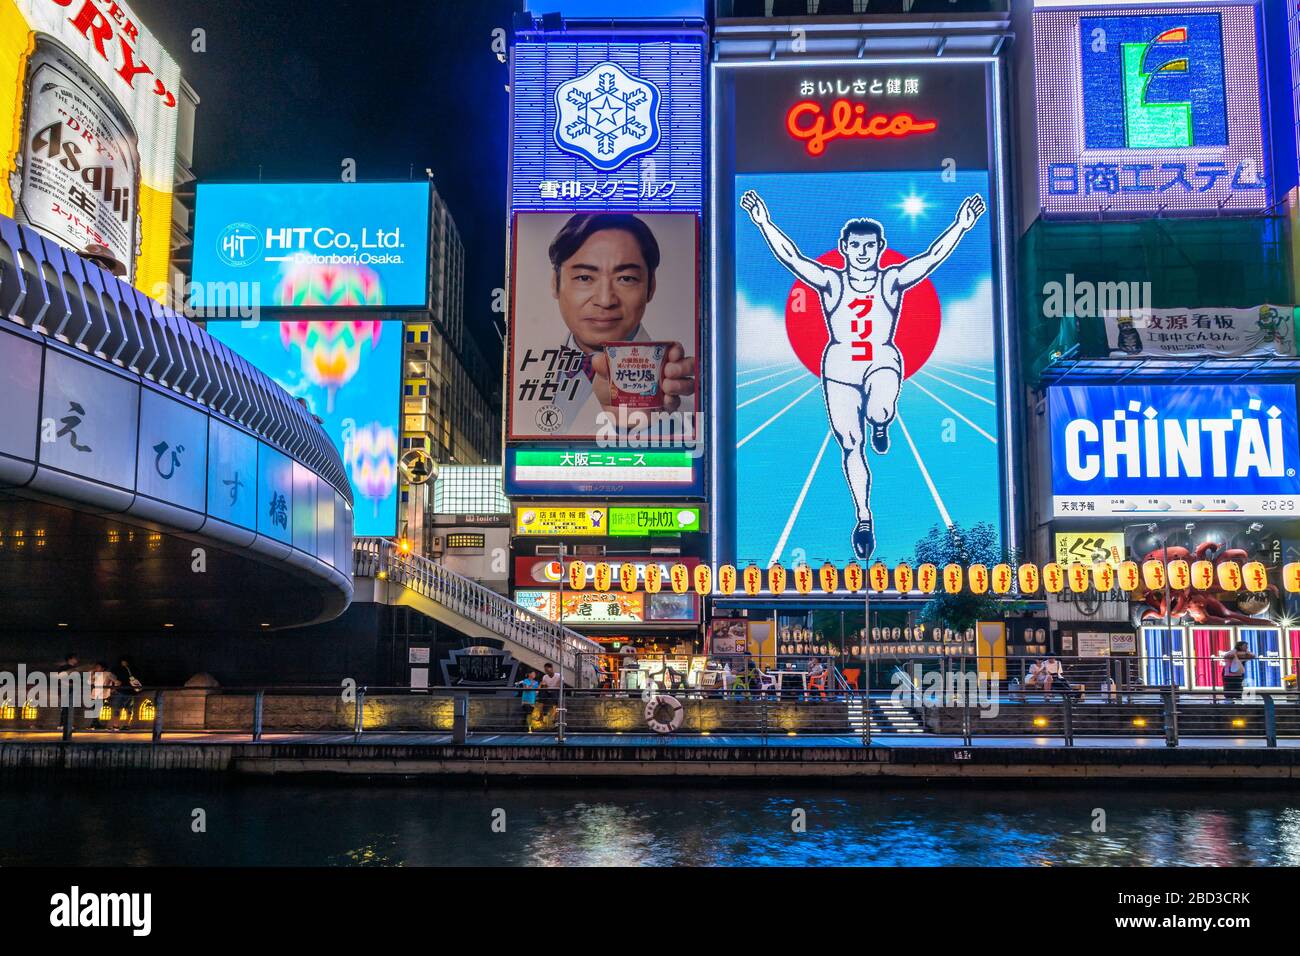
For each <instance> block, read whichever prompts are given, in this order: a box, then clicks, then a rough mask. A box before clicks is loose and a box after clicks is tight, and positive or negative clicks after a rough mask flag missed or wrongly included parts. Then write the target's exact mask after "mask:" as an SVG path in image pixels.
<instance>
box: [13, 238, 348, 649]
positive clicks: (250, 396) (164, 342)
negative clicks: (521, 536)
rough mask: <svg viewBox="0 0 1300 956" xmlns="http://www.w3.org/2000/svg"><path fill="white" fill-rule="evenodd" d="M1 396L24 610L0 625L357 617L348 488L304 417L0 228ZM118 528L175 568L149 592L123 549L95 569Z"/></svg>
mask: <svg viewBox="0 0 1300 956" xmlns="http://www.w3.org/2000/svg"><path fill="white" fill-rule="evenodd" d="M0 396H3V400H4V406H3V408H2V409H0V544H3V547H0V581H3V580H4V578H7V577H9V576H10V574H11V573H14V572H18V573H26V577H27V580H28V581H29V582H30V584H31V587H29V590H28V592H27V593H26V594H15V592H14V591H12V590H11V589H10V588H8V587H6V588H5V592H4V594H5V603H6V606H7V607H9V608H11V609H12V608H15V607H17V608H20V609H21V613H17V614H15V615H12V616H11V620H9V621H5V620H4V617H5V615H0V628H4V627H9V626H35V624H36V621H37V620H40V621H43V622H45V623H48V624H53V623H58V622H63V621H65V620H66V618H67V617H68V616H69V615H72V614H73V612H74V611H77V610H81V611H82V612H83V613H86V614H95V613H97V614H101V615H102V614H107V613H109V610H110V609H112V608H119V609H121V611H122V617H123V618H124V621H128V622H129V620H130V618H131V611H130V607H129V605H130V603H132V599H133V598H134V601H135V602H136V609H137V612H139V613H140V614H141V615H142V617H141V619H140V620H139V624H140V625H141V626H147V625H148V623H149V621H148V620H146V619H144V618H145V617H147V615H144V614H143V612H144V611H145V610H146V609H147V608H152V609H153V611H152V612H151V613H156V615H158V616H164V617H166V618H168V619H169V620H170V621H176V620H185V619H186V618H187V617H194V616H195V615H196V614H199V613H201V614H203V615H204V616H206V617H208V618H209V621H208V623H213V622H212V621H211V616H212V615H219V616H221V618H222V619H223V620H226V621H229V622H230V623H231V624H232V626H233V625H237V624H250V623H251V624H254V625H261V624H268V623H269V624H270V625H271V626H276V627H279V626H290V625H302V624H309V623H313V622H315V621H320V620H327V619H329V618H332V617H334V616H337V615H338V614H339V613H341V612H342V611H343V610H344V609H345V608H346V607H347V606H348V603H349V602H350V601H351V598H352V567H351V565H352V525H353V521H352V497H351V489H350V487H349V485H348V483H347V480H346V477H345V473H344V470H343V465H342V461H341V459H340V456H339V454H338V451H337V450H336V449H335V448H334V446H333V444H332V443H331V442H330V440H329V438H328V437H327V436H326V435H325V433H324V431H323V430H322V429H321V428H320V426H319V425H318V424H317V423H316V422H315V420H314V419H313V418H312V417H311V415H310V414H309V413H308V412H307V410H306V409H305V408H304V407H303V406H301V405H300V404H298V403H297V402H296V401H294V400H293V399H292V398H291V397H290V396H289V395H288V393H286V392H285V391H284V390H283V389H281V388H279V386H277V385H276V384H275V383H274V382H272V381H271V380H270V379H269V378H267V377H266V376H265V375H263V374H262V373H261V372H259V371H257V370H256V369H254V368H253V367H252V366H250V365H248V363H247V362H245V361H244V360H243V359H241V358H240V357H239V356H237V355H236V354H234V353H232V352H231V351H230V350H229V349H227V348H226V347H225V346H223V345H221V344H220V343H218V342H216V341H215V340H213V339H212V338H211V337H210V336H208V335H207V333H205V332H204V331H203V330H202V329H200V328H199V327H198V326H197V325H195V324H194V323H192V322H190V321H188V320H187V319H185V318H183V317H181V316H178V315H176V314H175V313H173V312H170V311H168V310H166V309H164V308H163V307H162V306H160V305H159V304H158V303H156V302H154V301H153V300H151V299H148V298H146V297H145V296H143V295H142V294H141V293H139V292H138V291H137V290H135V289H133V288H131V287H130V286H128V285H126V284H125V283H123V282H121V281H120V280H118V279H116V278H114V277H113V276H111V275H109V274H108V273H106V272H104V271H103V270H101V269H99V268H98V267H97V266H94V265H91V264H89V263H87V262H85V261H83V260H81V259H79V258H78V257H77V256H75V255H74V254H72V253H71V252H68V251H66V250H64V249H62V248H61V247H59V246H57V245H54V244H52V243H50V242H48V241H46V240H44V239H42V238H41V237H40V236H38V235H37V234H36V233H34V232H33V231H31V230H30V229H27V228H26V227H21V226H18V225H17V224H16V223H14V222H13V221H12V220H10V219H7V218H4V217H0ZM67 509H70V510H72V511H75V512H77V513H78V514H77V516H69V515H67V514H65V513H64V511H65V510H67ZM129 528H141V529H145V530H146V531H153V532H155V533H156V535H157V537H156V538H153V539H146V540H154V541H155V542H159V544H158V547H157V548H156V549H155V551H156V552H159V553H161V552H163V551H164V550H165V551H166V552H167V554H168V555H169V558H168V561H169V563H170V564H171V566H170V567H167V568H163V567H159V568H157V569H156V574H157V575H161V577H158V578H157V580H155V581H154V582H153V584H150V583H149V580H150V573H146V571H144V570H141V568H142V566H141V565H140V564H139V560H138V559H137V558H136V557H129V556H127V552H128V551H129V549H127V548H119V550H118V551H117V552H115V553H116V554H117V555H119V556H120V558H114V557H113V556H112V553H106V552H105V548H107V547H108V542H109V541H110V540H115V541H117V542H118V543H119V544H120V543H121V541H122V538H123V536H124V535H126V536H129V535H130V531H129ZM16 532H21V534H18V535H17V536H16V537H15V533H16ZM37 532H41V533H40V534H39V535H38V534H37ZM56 536H57V542H56ZM42 537H43V538H44V539H45V542H46V543H45V544H44V545H41V546H39V547H37V546H36V545H35V544H34V542H36V541H38V540H39V539H40V538H42ZM24 539H25V540H26V541H28V542H33V546H32V547H30V548H28V547H27V546H26V545H25V544H24V545H18V544H17V542H19V541H23V540H24ZM163 541H166V542H168V545H167V547H166V548H164V547H163V545H162V544H161V542H163ZM178 542H183V544H182V543H178ZM47 548H48V549H49V550H43V549H47ZM195 548H199V549H205V550H204V554H205V557H206V554H207V552H206V549H208V548H210V549H212V551H213V552H215V555H216V560H215V561H214V562H213V563H214V564H216V565H217V569H216V571H217V574H216V578H214V577H212V575H213V571H214V569H212V568H211V567H209V569H208V570H206V571H196V570H194V565H195V561H196V558H197V552H196V551H195ZM38 552H42V553H38ZM158 556H159V557H161V554H159V555H158ZM143 557H144V558H145V559H148V560H152V558H151V556H150V554H149V553H148V552H146V553H145V554H144V555H143ZM51 562H56V563H57V565H56V567H55V568H51V566H50V563H51ZM42 564H43V565H44V566H42ZM24 568H26V572H23V569H24ZM132 569H135V570H132ZM51 573H53V574H54V577H53V578H49V577H47V575H48V574H51ZM205 575H206V577H205ZM222 577H224V579H225V580H224V583H222V582H220V581H219V580H218V579H220V578H222ZM60 582H66V583H67V584H68V585H69V587H68V588H66V589H63V588H61V587H59V586H58V585H59V583H60ZM259 582H260V583H259ZM78 583H79V586H78V587H75V588H74V587H72V586H71V585H74V584H78ZM51 585H55V586H54V587H53V588H52V589H51ZM45 590H50V593H48V595H46V596H45V597H42V596H41V594H42V593H43V592H44V591H45ZM276 594H278V595H280V596H281V597H280V598H279V599H278V600H274V601H273V602H272V603H271V604H269V605H264V604H263V601H264V600H266V599H267V595H276ZM200 608H201V611H200ZM28 618H31V619H32V620H30V621H29V622H28V623H26V624H24V623H21V622H22V621H27V619H28ZM244 618H247V619H248V620H247V621H245V620H243V619H244Z"/></svg>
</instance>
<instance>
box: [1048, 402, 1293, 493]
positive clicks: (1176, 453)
mask: <svg viewBox="0 0 1300 956" xmlns="http://www.w3.org/2000/svg"><path fill="white" fill-rule="evenodd" d="M1246 404H1247V408H1246V409H1245V410H1243V409H1238V408H1234V409H1232V410H1231V411H1230V412H1229V414H1228V416H1227V417H1226V418H1205V417H1201V418H1186V419H1183V420H1181V421H1180V420H1178V419H1173V418H1166V419H1161V418H1160V413H1159V412H1158V411H1157V410H1156V409H1155V408H1152V407H1150V406H1149V405H1148V406H1147V407H1145V408H1143V407H1142V406H1143V403H1141V402H1129V403H1128V409H1127V410H1125V409H1124V408H1120V409H1117V410H1116V411H1115V413H1114V415H1113V416H1111V417H1108V418H1105V419H1103V420H1102V421H1101V424H1100V427H1098V424H1097V423H1096V422H1094V421H1091V420H1089V419H1086V418H1075V419H1070V420H1069V421H1067V422H1066V425H1065V430H1064V435H1063V438H1064V444H1065V470H1066V472H1067V473H1068V474H1069V476H1070V477H1071V478H1072V479H1074V480H1075V481H1093V480H1094V479H1096V478H1097V477H1098V476H1102V477H1104V478H1120V477H1123V478H1162V477H1165V478H1178V477H1188V478H1201V477H1205V478H1229V477H1231V478H1250V477H1257V478H1283V477H1288V476H1290V475H1292V474H1294V470H1293V469H1288V468H1287V464H1286V443H1285V440H1284V438H1283V434H1282V412H1281V410H1280V409H1279V408H1278V407H1277V406H1276V405H1270V406H1269V408H1268V409H1267V410H1266V411H1264V414H1263V417H1262V419H1261V417H1260V416H1259V415H1258V414H1257V413H1259V412H1260V410H1261V408H1262V406H1263V402H1261V401H1260V400H1259V399H1258V398H1252V399H1250V401H1248V402H1247V403H1246ZM1130 413H1132V416H1133V417H1131V418H1130V417H1129V415H1130ZM1251 413H1256V414H1251Z"/></svg>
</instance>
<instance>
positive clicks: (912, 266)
mask: <svg viewBox="0 0 1300 956" xmlns="http://www.w3.org/2000/svg"><path fill="white" fill-rule="evenodd" d="M984 209H985V206H984V197H982V196H968V197H967V198H966V199H965V201H963V202H962V204H961V208H960V209H958V210H957V218H956V219H954V220H953V221H952V225H951V226H949V227H948V228H947V229H945V230H944V231H943V232H941V233H940V234H939V238H938V239H936V240H934V242H932V243H930V248H929V249H927V250H925V252H923V253H921V254H920V255H919V256H913V257H912V258H911V259H908V260H907V261H906V262H904V263H903V264H902V265H900V266H897V267H896V268H894V269H893V270H891V271H892V272H893V273H894V275H895V276H897V278H898V285H899V288H900V289H910V288H911V287H912V286H914V285H916V284H917V283H918V282H920V281H921V280H922V279H924V278H925V277H926V276H928V275H929V274H930V273H931V272H933V271H934V270H935V269H937V268H939V266H941V265H943V262H944V260H945V259H947V258H948V257H949V256H950V255H952V254H953V252H954V251H955V250H956V248H957V243H959V242H961V237H962V236H964V235H966V233H968V232H969V231H970V230H971V229H972V228H974V226H975V223H976V221H977V220H978V219H979V217H980V216H982V215H984Z"/></svg>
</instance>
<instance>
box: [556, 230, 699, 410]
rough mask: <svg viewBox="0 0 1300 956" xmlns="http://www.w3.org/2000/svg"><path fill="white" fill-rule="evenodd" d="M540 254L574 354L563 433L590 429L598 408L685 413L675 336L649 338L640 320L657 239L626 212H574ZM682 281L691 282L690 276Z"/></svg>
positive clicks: (689, 362)
mask: <svg viewBox="0 0 1300 956" xmlns="http://www.w3.org/2000/svg"><path fill="white" fill-rule="evenodd" d="M548 254H549V257H550V261H551V267H552V277H551V294H552V296H553V297H554V298H555V300H556V302H557V304H558V305H559V310H560V317H561V318H562V319H563V320H564V324H565V326H566V327H567V328H568V330H569V335H568V338H567V340H566V341H565V347H566V348H569V349H574V350H577V351H580V352H581V353H582V356H583V357H582V360H581V363H580V365H579V367H577V368H576V369H574V370H573V372H572V373H570V374H571V375H572V376H573V377H574V378H577V379H578V381H577V383H576V387H575V388H572V389H570V390H569V391H570V394H571V396H572V397H571V398H570V400H569V401H568V402H567V403H566V404H567V405H568V406H569V409H568V411H569V414H567V415H566V416H565V418H566V420H565V423H564V424H565V425H566V426H567V427H566V428H565V431H568V432H579V433H581V432H583V431H587V430H591V431H595V430H596V424H597V421H598V418H597V416H598V415H599V414H600V413H601V412H602V411H603V412H605V413H607V414H609V415H611V416H613V419H614V421H615V422H617V420H618V406H620V405H623V406H627V407H629V408H632V409H637V410H641V411H651V410H653V411H660V410H662V411H667V412H677V411H691V410H693V408H692V406H693V404H694V395H695V375H696V372H695V358H694V357H692V356H689V355H687V350H686V346H685V345H684V344H683V343H681V342H677V341H671V340H657V339H655V338H654V336H653V335H652V334H651V331H650V330H648V329H646V327H645V326H644V324H643V319H644V318H645V312H646V307H647V306H648V305H649V304H650V302H651V301H652V300H653V299H654V296H655V282H656V276H655V273H656V270H657V269H658V268H659V262H660V251H659V242H658V240H657V239H656V238H655V235H654V232H653V231H651V229H650V227H649V226H648V225H647V224H646V223H645V222H644V221H643V220H641V219H638V218H637V217H636V216H633V215H630V214H627V213H579V214H577V215H574V216H572V217H571V218H570V219H569V220H568V222H566V223H565V224H564V226H563V227H562V228H561V229H560V231H559V232H558V233H557V234H556V236H555V239H554V240H553V241H552V242H551V245H550V249H549V250H548ZM690 281H694V280H693V278H692V279H691V280H690Z"/></svg>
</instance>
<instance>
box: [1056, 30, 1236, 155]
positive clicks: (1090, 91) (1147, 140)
mask: <svg viewBox="0 0 1300 956" xmlns="http://www.w3.org/2000/svg"><path fill="white" fill-rule="evenodd" d="M1079 44H1080V62H1081V68H1082V73H1083V114H1084V133H1085V136H1084V139H1085V145H1086V146H1087V148H1088V149H1162V148H1163V149H1185V148H1188V147H1193V146H1198V147H1199V146H1226V145H1228V110H1227V95H1226V86H1225V84H1226V78H1225V69H1224V57H1223V54H1224V49H1223V23H1222V21H1221V18H1220V15H1219V14H1218V13H1182V14H1176V15H1169V16H1160V15H1150V14H1127V15H1117V16H1097V17H1082V18H1080V20H1079ZM1251 68H1252V69H1253V68H1254V64H1253V63H1252V64H1251Z"/></svg>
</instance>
